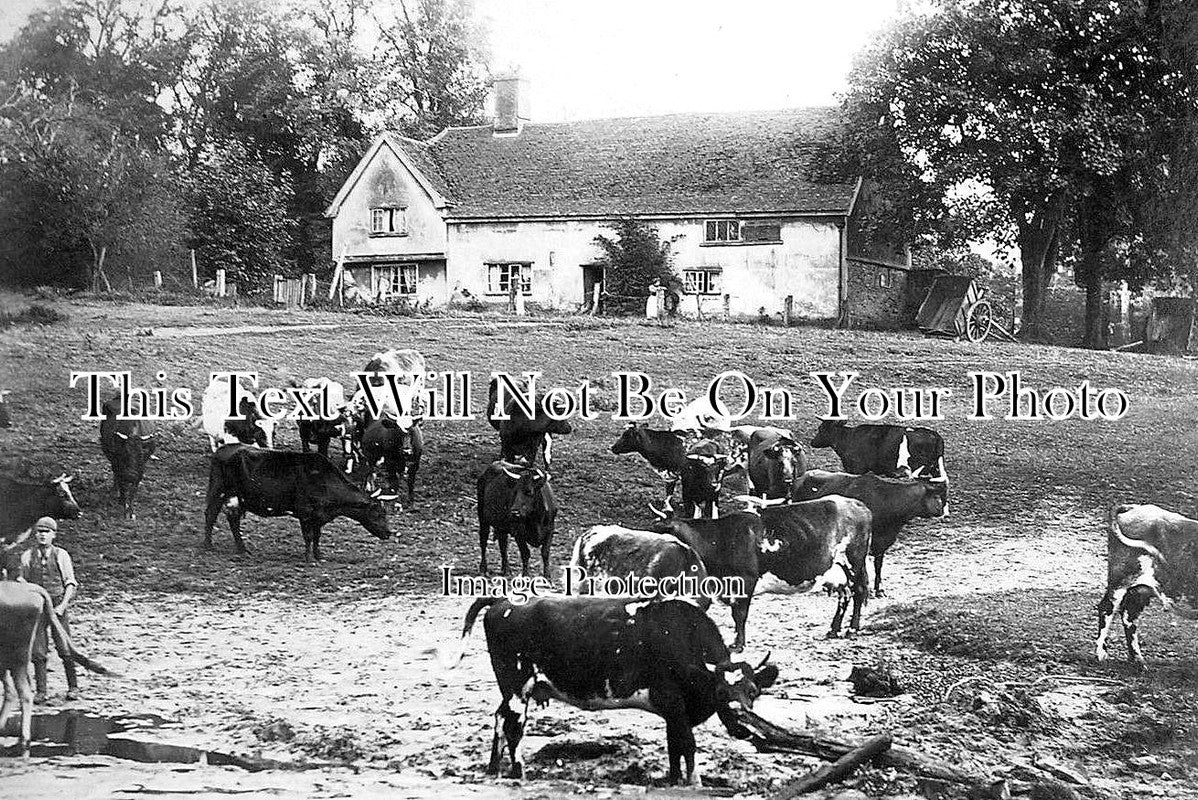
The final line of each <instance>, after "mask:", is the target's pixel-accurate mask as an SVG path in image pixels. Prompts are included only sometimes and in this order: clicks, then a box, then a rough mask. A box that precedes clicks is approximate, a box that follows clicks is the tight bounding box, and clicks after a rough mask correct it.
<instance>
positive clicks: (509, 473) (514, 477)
mask: <svg viewBox="0 0 1198 800" xmlns="http://www.w3.org/2000/svg"><path fill="white" fill-rule="evenodd" d="M500 469H502V470H503V474H504V475H507V476H508V477H509V478H511V479H512V480H516V481H518V480H520V478H521V475H520V473H519V472H512V471H511V470H510V469H508V468H507V467H500Z"/></svg>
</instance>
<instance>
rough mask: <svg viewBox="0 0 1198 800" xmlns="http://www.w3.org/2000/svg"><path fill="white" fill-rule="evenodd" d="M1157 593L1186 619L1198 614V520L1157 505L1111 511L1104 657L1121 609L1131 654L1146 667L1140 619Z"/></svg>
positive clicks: (1101, 618)
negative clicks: (1141, 648)
mask: <svg viewBox="0 0 1198 800" xmlns="http://www.w3.org/2000/svg"><path fill="white" fill-rule="evenodd" d="M1153 597H1156V598H1159V599H1160V601H1161V605H1163V606H1164V607H1165V609H1166V610H1168V611H1171V612H1173V613H1174V614H1176V615H1177V616H1179V617H1182V618H1184V619H1198V520H1192V519H1190V518H1188V517H1183V516H1182V515H1181V514H1175V513H1174V512H1172V511H1166V510H1165V509H1163V508H1160V507H1158V506H1154V505H1121V506H1116V507H1115V508H1114V509H1112V510H1111V517H1110V526H1109V528H1108V530H1107V584H1106V594H1104V595H1103V596H1102V600H1101V601H1100V602H1099V603H1098V643H1097V645H1096V647H1095V654H1096V655H1097V656H1098V660H1099V661H1105V660H1106V657H1107V652H1106V642H1107V637H1108V636H1110V633H1111V628H1113V627H1114V624H1115V615H1116V614H1120V615H1121V618H1122V621H1123V633H1124V636H1125V637H1126V638H1127V657H1128V659H1129V660H1131V661H1133V662H1135V663H1136V664H1138V665H1139V666H1140V667H1141V668H1143V666H1144V653H1143V651H1141V650H1140V635H1139V632H1138V630H1137V629H1136V620H1137V619H1139V617H1140V614H1141V613H1142V612H1143V611H1144V609H1145V608H1147V607H1148V603H1149V602H1150V601H1151V600H1152V598H1153Z"/></svg>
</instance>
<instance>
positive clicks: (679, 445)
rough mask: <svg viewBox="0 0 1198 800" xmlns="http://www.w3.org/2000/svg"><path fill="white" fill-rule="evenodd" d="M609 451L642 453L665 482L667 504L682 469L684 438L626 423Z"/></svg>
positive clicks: (668, 432) (684, 457) (684, 449)
mask: <svg viewBox="0 0 1198 800" xmlns="http://www.w3.org/2000/svg"><path fill="white" fill-rule="evenodd" d="M611 451H612V452H613V453H615V454H616V455H624V454H625V453H639V454H640V455H641V456H643V457H644V459H645V460H646V461H648V462H649V466H651V467H653V469H655V470H657V474H658V475H659V476H660V477H661V479H662V480H663V481H664V482H665V489H666V498H665V500H666V505H667V506H668V505H669V504H670V498H672V497H673V496H674V490H675V489H676V488H678V480H679V478H680V477H681V476H682V472H683V470H684V469H685V468H686V440H685V436H684V435H683V434H681V433H675V432H674V431H655V430H653V429H652V428H650V427H649V426H648V425H637V424H636V423H635V422H630V423H628V425H627V426H626V427H625V428H624V432H623V433H621V434H620V438H619V439H617V440H616V442H615V444H613V445H612V446H611Z"/></svg>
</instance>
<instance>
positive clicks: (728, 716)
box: [711, 653, 778, 739]
mask: <svg viewBox="0 0 1198 800" xmlns="http://www.w3.org/2000/svg"><path fill="white" fill-rule="evenodd" d="M769 660H770V656H769V653H766V656H765V658H764V659H762V661H761V663H760V664H758V665H757V666H756V667H751V666H749V664H748V662H745V661H731V660H729V661H725V662H723V663H722V664H715V665H713V666H712V667H711V669H712V670H713V671H714V673H715V681H716V684H715V699H716V709H717V713H718V714H719V717H720V721H721V722H723V723H724V727H725V728H727V729H728V733H730V734H732V735H733V736H735V737H736V738H738V739H744V738H747V737H748V735H749V731H748V730H747V729H746V728H745V727H744V726H743V725H741V723H740V721H739V720H738V719H737V718H736V714H737V712H738V711H740V710H742V709H749V708H752V707H753V703H754V702H755V701H756V700H757V698H758V697H760V696H761V692H762V690H763V689H768V688H769V687H771V686H773V685H774V681H776V680H778V667H777V666H776V665H774V664H770V663H769Z"/></svg>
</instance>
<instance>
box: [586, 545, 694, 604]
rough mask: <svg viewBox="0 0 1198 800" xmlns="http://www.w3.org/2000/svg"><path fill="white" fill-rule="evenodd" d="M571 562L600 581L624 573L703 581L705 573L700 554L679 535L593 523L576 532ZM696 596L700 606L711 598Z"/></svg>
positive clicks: (642, 576)
mask: <svg viewBox="0 0 1198 800" xmlns="http://www.w3.org/2000/svg"><path fill="white" fill-rule="evenodd" d="M570 566H571V567H573V568H576V569H582V570H585V574H586V577H587V578H591V579H596V580H599V581H602V580H603V579H605V578H623V577H625V576H626V575H633V576H636V577H638V578H656V579H658V580H659V581H660V579H662V578H682V577H689V578H693V579H695V580H696V581H702V580H703V579H704V578H706V577H707V571H706V570H705V569H703V561H702V559H701V558H700V557H699V554H698V553H697V552H696V551H695V550H694V549H693V548H692V547H691V546H690V545H688V544H687V543H686V542H684V541H682V540H681V539H679V538H677V537H675V536H671V535H669V534H661V533H653V532H650V531H638V530H633V529H631V528H624V527H621V526H619V525H596V526H594V527H592V528H590V529H589V530H587V532H586V533H584V534H583V535H582V536H579V537H578V539H577V540H576V541H575V542H574V549H573V551H572V552H571V554H570ZM576 574H577V573H576ZM697 585H698V584H696V586H697ZM584 588H585V587H584ZM695 599H696V600H697V601H698V602H699V604H700V605H701V606H702V607H703V608H707V606H708V605H710V604H711V599H710V598H706V597H702V596H701V595H698V594H696V595H695Z"/></svg>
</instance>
